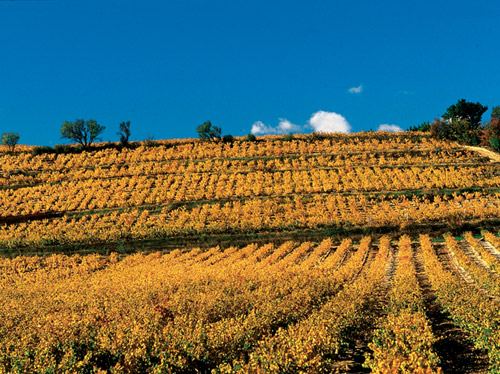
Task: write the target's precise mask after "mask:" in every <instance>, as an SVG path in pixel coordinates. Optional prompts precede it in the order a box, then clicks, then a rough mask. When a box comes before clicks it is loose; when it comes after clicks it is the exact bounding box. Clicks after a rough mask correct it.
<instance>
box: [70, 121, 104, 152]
mask: <svg viewBox="0 0 500 374" xmlns="http://www.w3.org/2000/svg"><path fill="white" fill-rule="evenodd" d="M105 128H106V127H104V126H102V125H99V124H98V123H97V121H96V120H93V119H89V120H88V121H84V120H83V119H77V120H76V121H75V122H68V121H66V122H64V123H63V124H62V128H61V131H60V132H61V136H62V137H63V138H66V139H70V140H73V141H74V142H76V143H78V144H81V145H82V146H84V147H89V146H90V145H91V144H92V143H93V142H94V141H95V140H101V139H100V138H99V135H101V134H102V133H103V131H104V129H105Z"/></svg>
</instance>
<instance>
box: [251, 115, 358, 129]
mask: <svg viewBox="0 0 500 374" xmlns="http://www.w3.org/2000/svg"><path fill="white" fill-rule="evenodd" d="M311 130H312V131H316V132H343V133H346V134H348V133H349V132H350V131H351V125H350V124H349V122H347V120H346V119H345V118H344V117H343V116H342V115H340V114H337V113H334V112H325V111H323V110H320V111H318V112H316V113H313V114H312V115H311V118H310V119H309V121H308V122H307V124H306V125H303V126H299V125H296V124H294V123H291V122H290V121H289V120H287V119H282V118H280V122H279V123H278V125H277V126H274V127H273V126H267V125H266V124H264V123H263V122H261V121H257V122H255V123H254V124H253V125H252V129H251V130H250V132H251V133H252V134H254V135H264V134H272V135H283V134H289V133H306V132H309V131H311Z"/></svg>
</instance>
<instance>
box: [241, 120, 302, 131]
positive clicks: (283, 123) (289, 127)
mask: <svg viewBox="0 0 500 374" xmlns="http://www.w3.org/2000/svg"><path fill="white" fill-rule="evenodd" d="M302 130H303V128H302V126H298V125H295V124H293V123H291V122H290V121H289V120H287V119H283V118H280V122H279V123H278V125H277V126H275V127H272V126H266V125H265V124H264V123H262V122H261V121H257V122H255V123H254V124H253V125H252V130H250V132H251V133H252V134H254V135H262V134H274V135H282V134H288V133H291V132H301V131H302Z"/></svg>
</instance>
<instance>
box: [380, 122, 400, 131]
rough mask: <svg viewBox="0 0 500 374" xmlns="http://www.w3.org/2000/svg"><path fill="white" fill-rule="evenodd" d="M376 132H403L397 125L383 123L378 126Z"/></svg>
mask: <svg viewBox="0 0 500 374" xmlns="http://www.w3.org/2000/svg"><path fill="white" fill-rule="evenodd" d="M377 131H389V132H400V131H404V130H403V129H402V128H401V127H399V126H397V125H388V124H386V123H385V124H383V125H380V126H379V127H378V129H377Z"/></svg>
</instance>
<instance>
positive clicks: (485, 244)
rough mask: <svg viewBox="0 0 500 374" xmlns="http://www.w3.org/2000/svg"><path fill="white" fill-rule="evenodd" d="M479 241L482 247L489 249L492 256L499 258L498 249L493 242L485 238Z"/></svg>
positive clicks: (499, 252)
mask: <svg viewBox="0 0 500 374" xmlns="http://www.w3.org/2000/svg"><path fill="white" fill-rule="evenodd" d="M479 243H480V244H481V245H482V246H483V248H484V249H486V250H487V251H490V252H491V254H492V255H493V256H495V257H496V258H497V259H498V260H500V251H499V250H498V249H497V248H496V247H495V246H494V245H493V244H491V243H490V242H488V241H486V240H481V241H480V242H479Z"/></svg>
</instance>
